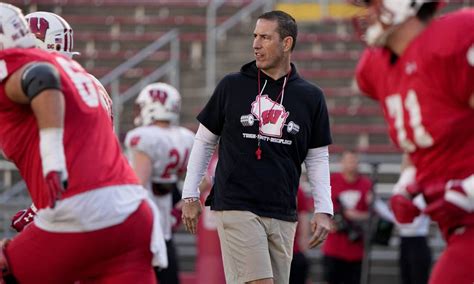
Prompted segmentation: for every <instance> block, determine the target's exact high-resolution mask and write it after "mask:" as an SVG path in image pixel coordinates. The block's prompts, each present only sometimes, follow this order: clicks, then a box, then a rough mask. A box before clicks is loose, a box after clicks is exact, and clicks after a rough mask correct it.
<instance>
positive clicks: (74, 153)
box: [0, 3, 167, 283]
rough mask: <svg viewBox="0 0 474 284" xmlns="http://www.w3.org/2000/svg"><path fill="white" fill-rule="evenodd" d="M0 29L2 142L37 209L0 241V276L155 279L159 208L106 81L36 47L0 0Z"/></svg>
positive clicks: (16, 12) (159, 261)
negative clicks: (117, 123) (108, 100)
mask: <svg viewBox="0 0 474 284" xmlns="http://www.w3.org/2000/svg"><path fill="white" fill-rule="evenodd" d="M0 27H1V28H0V124H1V125H2V127H0V148H2V150H3V152H4V153H5V155H6V156H7V157H8V158H9V159H10V160H11V161H12V162H13V163H14V164H15V165H16V167H17V168H18V170H19V172H20V174H21V176H22V177H23V178H24V180H25V182H26V185H27V188H28V191H29V193H30V196H31V199H32V201H33V203H34V204H35V206H36V207H37V209H38V211H37V216H36V217H35V221H34V222H33V223H31V224H30V225H29V226H27V227H26V228H25V229H24V230H23V232H22V233H21V234H19V235H18V236H16V237H15V238H13V239H12V240H10V241H2V242H1V244H0V247H1V249H0V274H2V275H0V276H2V277H3V276H6V277H13V278H15V279H16V281H17V282H19V283H38V281H41V282H42V283H73V282H74V281H76V280H79V281H81V282H84V283H88V282H94V283H156V280H155V278H154V275H153V270H152V264H154V265H158V266H161V267H166V266H167V258H166V247H165V243H164V239H163V235H162V231H161V227H160V226H159V225H158V224H157V223H158V220H159V212H158V211H157V209H156V206H155V205H154V204H153V202H152V201H151V200H150V199H149V198H148V195H147V192H146V191H145V190H144V189H143V187H142V186H141V185H140V184H139V181H138V179H137V177H136V175H135V174H134V173H133V170H132V169H131V167H130V166H129V165H128V162H127V161H126V158H125V157H124V156H123V154H122V153H121V148H120V145H119V143H118V140H117V138H116V137H115V134H114V132H113V130H112V129H111V127H110V117H109V114H108V113H107V111H106V110H105V109H104V108H102V107H101V106H100V95H99V94H98V93H99V87H98V86H97V85H96V84H95V82H94V80H93V79H92V78H91V77H90V76H89V75H88V73H87V72H86V71H85V70H84V69H83V68H82V67H81V66H80V65H79V64H78V63H77V62H75V61H73V60H72V59H70V58H67V57H65V56H63V55H60V54H57V53H49V52H46V51H43V50H40V49H37V48H34V47H35V45H36V44H35V37H34V35H33V34H32V33H31V32H30V30H29V28H28V24H27V22H26V20H25V18H24V16H23V15H22V13H21V11H20V9H18V8H16V7H14V6H12V5H9V4H4V3H0ZM155 221H156V222H155ZM0 278H1V277H0Z"/></svg>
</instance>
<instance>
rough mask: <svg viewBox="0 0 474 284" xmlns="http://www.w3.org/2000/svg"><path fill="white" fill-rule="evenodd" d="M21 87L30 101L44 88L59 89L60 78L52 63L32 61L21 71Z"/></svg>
mask: <svg viewBox="0 0 474 284" xmlns="http://www.w3.org/2000/svg"><path fill="white" fill-rule="evenodd" d="M21 87H22V89H23V92H24V93H25V95H26V96H27V97H28V98H29V99H30V101H31V100H33V99H34V98H35V97H36V96H37V95H39V94H40V93H41V92H42V91H44V90H50V89H54V90H61V78H60V77H59V73H58V71H57V70H56V68H55V67H54V66H53V65H52V64H50V63H45V62H39V63H34V64H31V65H30V66H28V67H27V68H26V69H25V70H24V71H23V74H22V76H21Z"/></svg>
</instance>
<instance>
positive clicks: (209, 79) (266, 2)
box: [206, 0, 274, 94]
mask: <svg viewBox="0 0 474 284" xmlns="http://www.w3.org/2000/svg"><path fill="white" fill-rule="evenodd" d="M224 3H225V0H211V1H210V2H209V6H208V7H207V12H206V21H207V30H206V37H207V43H206V92H207V94H210V93H211V92H212V89H213V88H214V85H215V84H216V69H217V66H216V52H217V48H216V47H217V40H218V39H219V38H220V37H222V36H223V35H225V33H226V32H227V31H229V30H230V29H231V28H233V27H234V26H236V25H237V24H238V23H240V22H241V21H242V19H243V18H246V17H248V16H249V15H250V14H252V13H253V12H255V11H257V10H258V9H263V10H265V11H266V10H271V9H272V8H273V6H274V1H273V0H254V1H251V2H250V3H249V4H247V5H246V6H245V7H243V8H242V9H240V10H239V11H238V12H236V13H235V14H234V15H232V16H231V17H230V18H229V19H227V20H226V21H225V22H223V23H221V24H219V25H218V24H217V22H216V15H217V10H218V9H219V7H221V6H222V5H223V4H224Z"/></svg>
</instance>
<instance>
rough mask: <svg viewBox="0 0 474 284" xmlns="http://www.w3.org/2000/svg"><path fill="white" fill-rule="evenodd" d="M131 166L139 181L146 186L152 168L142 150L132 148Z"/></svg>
mask: <svg viewBox="0 0 474 284" xmlns="http://www.w3.org/2000/svg"><path fill="white" fill-rule="evenodd" d="M132 167H133V170H134V171H135V174H136V175H137V177H138V179H139V180H140V183H141V184H142V185H143V187H145V188H147V187H148V183H149V181H150V178H151V171H152V168H153V166H152V161H151V159H150V157H149V156H148V155H147V154H146V153H144V152H142V151H139V150H132Z"/></svg>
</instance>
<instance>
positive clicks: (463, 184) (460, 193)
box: [425, 175, 474, 224]
mask: <svg viewBox="0 0 474 284" xmlns="http://www.w3.org/2000/svg"><path fill="white" fill-rule="evenodd" d="M441 186H443V187H444V196H443V198H440V199H437V200H435V201H434V202H432V203H430V204H429V205H428V206H427V207H426V209H425V213H426V214H428V215H429V216H430V217H431V219H432V220H434V221H436V222H438V223H440V224H449V223H450V222H452V221H453V220H454V221H456V220H459V219H460V218H461V217H462V216H464V215H466V214H468V213H470V212H473V211H474V175H472V176H470V177H469V178H466V179H464V180H450V181H448V182H447V183H446V184H445V185H441ZM432 190H433V189H432ZM433 191H435V190H433ZM470 193H471V194H470Z"/></svg>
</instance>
